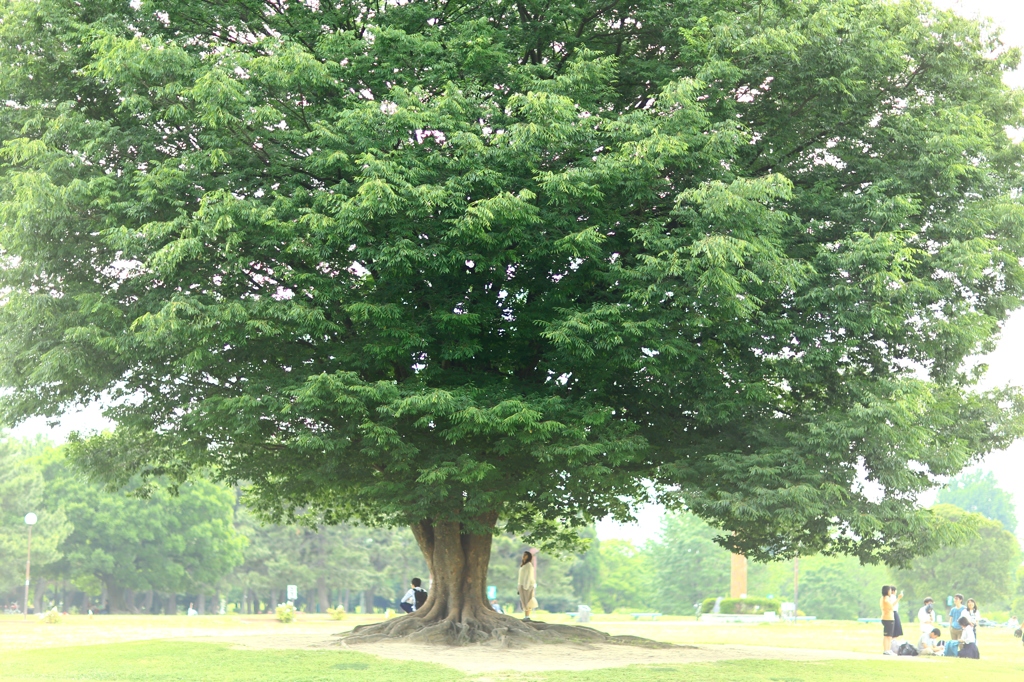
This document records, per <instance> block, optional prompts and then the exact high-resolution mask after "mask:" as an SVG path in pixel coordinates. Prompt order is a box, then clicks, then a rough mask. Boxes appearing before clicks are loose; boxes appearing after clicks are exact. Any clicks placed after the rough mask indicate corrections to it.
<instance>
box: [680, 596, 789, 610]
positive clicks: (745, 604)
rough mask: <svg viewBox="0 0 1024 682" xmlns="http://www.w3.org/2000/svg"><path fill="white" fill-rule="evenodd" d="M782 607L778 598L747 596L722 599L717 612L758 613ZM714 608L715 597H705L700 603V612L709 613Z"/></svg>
mask: <svg viewBox="0 0 1024 682" xmlns="http://www.w3.org/2000/svg"><path fill="white" fill-rule="evenodd" d="M781 608H782V602H781V601H779V600H778V599H766V598H765V597H747V598H746V599H723V600H722V603H721V604H719V613H727V614H737V613H739V614H743V613H752V614H759V613H764V612H765V611H774V612H775V613H778V612H779V610H780V609H781ZM714 610H715V599H714V598H711V599H705V600H704V603H702V604H701V605H700V612H701V613H711V612H712V611H714Z"/></svg>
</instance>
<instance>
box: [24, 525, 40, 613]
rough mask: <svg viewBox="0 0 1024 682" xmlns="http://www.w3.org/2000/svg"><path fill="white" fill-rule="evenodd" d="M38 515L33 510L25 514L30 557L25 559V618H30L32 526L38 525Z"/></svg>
mask: <svg viewBox="0 0 1024 682" xmlns="http://www.w3.org/2000/svg"><path fill="white" fill-rule="evenodd" d="M36 521H37V518H36V515H35V514H33V513H32V512H29V513H28V514H25V525H26V526H28V557H27V558H26V559H25V614H24V617H25V620H28V584H29V575H31V573H30V571H31V568H32V526H34V525H36Z"/></svg>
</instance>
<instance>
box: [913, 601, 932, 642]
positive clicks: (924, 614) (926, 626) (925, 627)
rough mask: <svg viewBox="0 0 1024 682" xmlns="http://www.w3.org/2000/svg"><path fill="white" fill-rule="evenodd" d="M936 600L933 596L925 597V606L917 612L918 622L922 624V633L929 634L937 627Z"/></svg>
mask: <svg viewBox="0 0 1024 682" xmlns="http://www.w3.org/2000/svg"><path fill="white" fill-rule="evenodd" d="M934 604H935V600H934V599H932V598H931V597H925V598H924V606H922V607H921V608H920V610H918V612H917V623H918V625H920V626H921V634H922V635H927V634H928V633H929V632H931V631H932V628H933V627H935V606H934Z"/></svg>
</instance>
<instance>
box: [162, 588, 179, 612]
mask: <svg viewBox="0 0 1024 682" xmlns="http://www.w3.org/2000/svg"><path fill="white" fill-rule="evenodd" d="M164 612H165V613H166V614H167V615H168V616H176V615H178V595H176V594H175V593H174V592H171V593H170V594H168V595H167V607H166V609H165V610H164Z"/></svg>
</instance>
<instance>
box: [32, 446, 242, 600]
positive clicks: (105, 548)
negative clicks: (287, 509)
mask: <svg viewBox="0 0 1024 682" xmlns="http://www.w3.org/2000/svg"><path fill="white" fill-rule="evenodd" d="M41 470H42V473H43V478H45V480H46V491H45V498H46V500H47V502H48V504H49V505H50V506H51V507H56V506H57V505H58V504H59V505H60V508H61V509H63V510H64V511H65V512H66V514H67V516H68V517H69V518H70V519H72V520H73V524H74V527H73V529H72V530H71V532H70V533H68V534H67V537H65V538H64V539H63V540H62V542H61V543H60V545H59V549H60V550H61V552H62V554H63V556H62V557H61V559H60V560H59V561H57V562H54V563H52V564H51V565H50V566H48V567H47V571H48V572H49V573H50V575H51V577H53V578H65V579H70V580H71V581H73V582H74V583H76V584H77V585H78V586H79V587H81V588H82V589H83V590H84V591H86V592H92V593H95V588H97V587H99V588H101V589H102V594H103V595H104V596H105V602H106V603H103V604H101V606H102V607H106V608H109V609H110V611H112V612H123V611H133V612H137V611H138V609H139V605H137V604H136V595H137V593H139V592H145V593H146V597H145V601H144V602H143V604H142V607H143V608H145V609H146V610H149V609H150V608H152V606H153V595H154V593H157V594H161V593H162V594H165V595H166V600H167V601H166V603H165V605H164V610H165V612H167V613H170V614H175V613H177V605H176V601H175V598H176V595H177V594H178V593H182V592H188V593H192V594H204V595H205V594H210V593H212V592H213V591H214V588H215V585H216V584H217V582H218V581H219V580H220V579H221V578H222V577H224V576H226V575H227V574H229V573H231V571H232V569H234V567H235V566H237V565H238V564H240V563H241V562H242V550H243V548H244V546H245V540H244V538H243V537H242V536H241V535H240V534H239V533H238V532H237V531H236V530H235V527H234V524H233V521H234V512H233V509H232V503H233V501H234V500H233V498H232V496H231V492H230V491H229V490H226V489H224V488H223V487H221V486H217V485H215V484H213V483H210V482H209V481H204V480H201V479H199V480H195V481H191V482H189V483H187V484H184V485H182V486H180V487H179V488H178V490H177V493H176V494H170V493H169V492H167V491H166V490H163V489H159V488H158V489H157V490H155V491H154V492H153V494H152V495H151V496H149V497H148V498H147V499H142V498H140V497H138V496H133V495H127V494H124V493H121V492H110V491H106V490H104V489H103V487H102V486H101V485H98V484H96V483H93V482H90V481H88V480H86V479H85V477H84V476H82V475H81V474H80V473H78V472H77V471H75V470H74V469H73V468H71V467H69V466H68V464H67V463H66V462H65V460H64V459H63V457H61V456H57V455H54V456H51V457H50V458H49V461H48V462H46V466H45V468H41Z"/></svg>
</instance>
